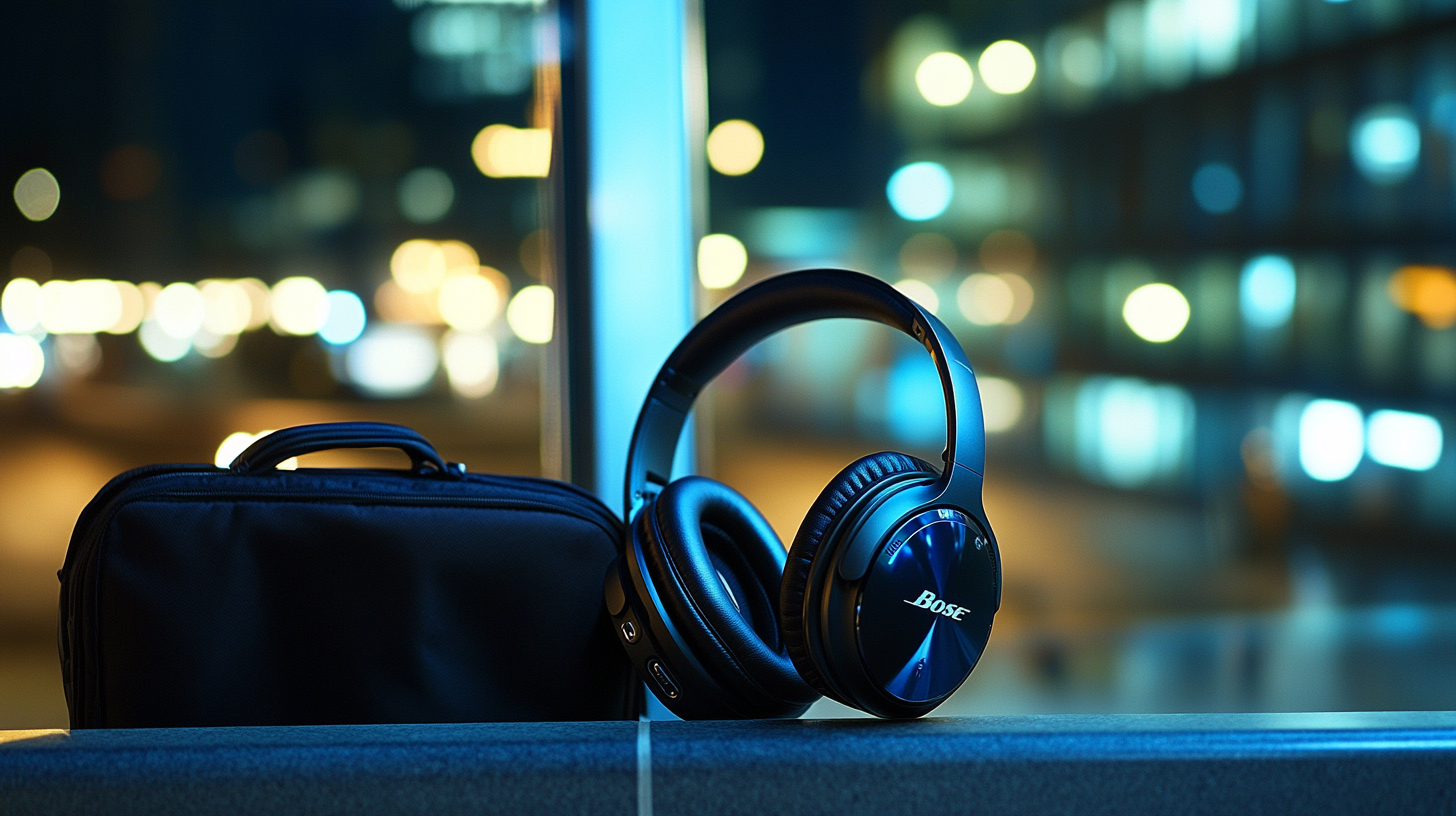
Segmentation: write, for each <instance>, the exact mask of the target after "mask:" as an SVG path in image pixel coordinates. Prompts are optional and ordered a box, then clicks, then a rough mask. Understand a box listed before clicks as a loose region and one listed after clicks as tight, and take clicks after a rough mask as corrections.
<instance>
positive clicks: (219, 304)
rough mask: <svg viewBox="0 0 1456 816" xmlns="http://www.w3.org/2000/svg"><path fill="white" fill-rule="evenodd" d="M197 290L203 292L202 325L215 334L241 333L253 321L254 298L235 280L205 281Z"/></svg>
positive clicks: (219, 335)
mask: <svg viewBox="0 0 1456 816" xmlns="http://www.w3.org/2000/svg"><path fill="white" fill-rule="evenodd" d="M197 291H198V292H200V293H201V294H202V303H203V318H202V327H203V328H204V329H206V330H207V331H209V332H211V333H212V334H213V335H215V336H217V337H223V336H226V335H229V334H241V333H242V332H243V331H244V330H246V329H247V328H248V324H249V323H250V322H252V319H253V301H252V298H250V297H248V292H247V290H245V289H244V288H243V287H241V286H239V285H238V284H236V283H234V282H233V281H221V280H210V281H203V282H202V283H201V285H199V286H198V287H197Z"/></svg>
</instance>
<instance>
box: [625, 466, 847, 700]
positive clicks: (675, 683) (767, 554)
mask: <svg viewBox="0 0 1456 816" xmlns="http://www.w3.org/2000/svg"><path fill="white" fill-rule="evenodd" d="M631 539H632V540H631V545H630V546H629V547H628V549H627V552H626V553H625V554H624V556H625V557H624V558H623V559H620V564H619V565H618V566H616V567H615V569H616V570H617V572H618V574H619V576H620V577H619V578H618V580H619V581H630V582H631V583H632V585H633V588H634V590H635V591H634V592H632V593H628V594H629V595H631V596H632V597H633V599H634V600H638V601H639V603H637V604H632V603H627V604H624V608H623V610H622V614H614V616H613V619H614V624H615V625H617V626H618V627H619V632H618V635H619V639H621V638H622V632H621V629H620V627H621V626H622V624H623V623H624V622H626V621H627V618H628V617H629V614H628V613H629V611H630V612H632V613H635V614H631V615H630V617H631V618H632V622H631V625H632V626H633V627H634V628H635V627H642V631H641V632H640V634H639V635H638V637H637V639H636V641H635V642H628V643H626V644H625V645H627V647H628V652H629V654H630V655H631V657H632V659H633V661H634V662H635V663H640V664H641V666H642V668H643V671H642V673H643V676H644V677H646V678H648V685H649V687H650V688H652V689H653V691H654V693H656V694H657V696H658V699H660V700H661V701H662V702H663V703H664V705H666V706H667V707H668V708H669V709H670V710H672V711H673V713H675V714H677V715H678V716H681V717H684V718H694V719H722V718H761V717H795V716H798V715H799V714H802V713H803V712H804V710H805V709H807V708H808V706H809V704H810V703H812V702H813V701H814V700H815V699H817V697H818V695H817V694H815V693H814V691H813V690H812V689H810V688H809V687H808V686H807V685H806V684H805V683H804V681H803V680H801V679H800V678H799V675H798V673H797V672H796V671H795V670H794V666H793V663H792V662H791V661H790V659H789V656H788V653H787V649H786V648H785V646H784V644H783V639H782V637H781V635H780V632H779V625H778V614H777V599H778V591H779V582H780V580H781V577H782V574H783V564H784V559H785V553H784V548H783V545H782V544H780V543H779V540H778V537H777V536H776V535H775V534H774V532H773V529H772V528H771V527H770V526H769V524H768V522H767V521H766V520H764V518H763V516H762V515H761V514H760V513H759V512H758V510H757V509H755V508H754V507H753V505H752V504H750V503H749V502H748V500H747V499H745V498H743V496H741V495H739V494H738V493H737V492H736V491H734V490H733V489H732V488H729V487H727V486H726V485H723V484H721V483H719V482H715V481H713V480H711V479H705V478H702V477H697V476H693V477H688V478H684V479H679V480H677V481H675V482H673V483H672V484H670V485H669V486H668V487H667V489H665V490H664V491H663V492H662V494H661V495H659V496H658V497H657V499H656V500H655V501H654V502H653V503H652V506H650V507H648V508H646V509H645V510H644V511H643V512H642V513H640V514H639V515H638V518H637V520H636V522H635V523H634V524H633V526H632V532H631ZM611 580H612V578H611V575H610V573H609V578H608V583H609V586H608V597H609V607H610V605H611V600H610V598H611V597H612V588H611V586H610V584H611ZM643 598H651V599H652V602H651V603H645V604H644V603H640V599H643ZM628 606H640V607H642V608H640V609H635V610H628V609H626V608H625V607H628ZM609 611H610V608H609ZM619 618H620V620H619ZM654 666H655V668H654Z"/></svg>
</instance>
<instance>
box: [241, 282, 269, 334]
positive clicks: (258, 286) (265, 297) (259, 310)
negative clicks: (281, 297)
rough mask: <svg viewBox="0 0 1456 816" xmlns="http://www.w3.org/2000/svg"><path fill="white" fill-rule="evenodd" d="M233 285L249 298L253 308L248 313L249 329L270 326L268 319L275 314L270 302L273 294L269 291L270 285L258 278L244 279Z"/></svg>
mask: <svg viewBox="0 0 1456 816" xmlns="http://www.w3.org/2000/svg"><path fill="white" fill-rule="evenodd" d="M233 283H234V284H235V285H236V286H237V287H238V289H239V290H241V291H242V292H243V293H244V294H246V295H247V296H248V303H249V305H250V306H251V308H250V309H249V311H248V325H247V329H248V330H249V331H251V330H253V329H261V328H263V327H264V326H266V325H268V319H269V317H270V316H271V315H272V313H273V312H272V309H271V308H270V305H269V302H268V301H269V300H270V299H272V296H273V293H272V292H271V291H270V290H269V289H268V284H266V283H264V282H262V281H260V280H258V279H257V278H243V279H241V280H236V281H233Z"/></svg>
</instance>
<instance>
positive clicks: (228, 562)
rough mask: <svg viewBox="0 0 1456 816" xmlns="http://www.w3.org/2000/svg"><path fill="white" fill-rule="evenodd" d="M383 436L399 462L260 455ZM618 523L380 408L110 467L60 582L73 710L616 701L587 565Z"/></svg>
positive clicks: (463, 717)
mask: <svg viewBox="0 0 1456 816" xmlns="http://www.w3.org/2000/svg"><path fill="white" fill-rule="evenodd" d="M364 447H389V448H398V449H400V450H403V451H404V452H405V453H407V454H408V455H409V456H410V460H411V463H412V465H413V467H412V468H411V470H408V471H403V470H375V469H299V470H294V471H285V470H278V469H276V468H275V466H276V465H278V464H279V463H280V462H283V461H285V460H287V459H289V458H290V457H294V456H299V455H302V454H305V453H312V452H316V451H322V450H327V449H335V448H364ZM621 533H622V529H621V522H620V521H619V520H618V519H617V518H616V517H615V516H614V515H613V514H612V513H611V511H609V510H608V509H607V507H606V506H605V505H603V504H602V503H601V502H600V501H599V500H598V499H597V498H596V497H594V496H592V495H591V494H589V493H587V492H585V491H583V490H580V489H578V488H576V487H574V486H572V485H568V484H564V483H560V482H555V481H551V480H548V479H536V478H527V477H516V476H494V475H483V474H476V473H466V472H465V469H464V467H463V466H460V465H454V464H446V463H445V462H444V461H443V460H442V459H441V458H440V456H439V454H438V453H436V452H435V450H434V448H433V447H432V446H431V445H430V443H429V442H428V441H426V440H425V439H424V437H422V436H420V435H419V434H418V433H416V432H414V431H412V430H410V429H408V428H404V427H400V426H397V425H386V424H381V423H365V422H351V423H331V424H324V425H303V426H298V427H294V428H287V429H284V430H281V431H277V432H275V433H272V434H270V435H268V436H265V437H263V438H261V439H259V440H258V441H256V442H254V444H253V445H252V447H250V448H249V449H248V450H246V451H244V452H243V453H242V454H240V455H239V456H238V458H237V459H236V460H235V461H234V462H233V464H232V466H231V467H230V468H227V469H223V468H216V467H212V466H209V465H153V466H149V467H144V468H139V469H137V470H133V471H130V472H128V473H125V474H122V475H121V476H118V477H117V478H115V479H113V480H112V481H111V482H110V483H109V484H108V485H107V486H106V487H105V488H103V489H102V490H101V492H100V493H99V494H97V496H96V497H95V498H94V499H92V501H91V503H90V504H89V505H87V507H86V509H85V511H83V512H82V514H81V516H80V519H79V520H78V521H77V523H76V529H75V532H74V533H73V535H72V538H71V543H70V548H69V550H68V551H67V553H66V561H65V565H64V567H62V569H61V571H60V579H61V616H60V651H61V668H62V672H63V677H64V682H65V690H66V700H67V703H68V705H69V707H70V713H71V726H72V728H98V727H107V728H125V727H160V726H170V727H185V726H230V725H304V724H325V723H408V722H485V721H520V720H601V719H622V718H634V717H636V715H637V712H638V708H639V706H640V695H641V691H640V689H641V686H640V684H639V683H637V681H636V679H635V676H634V675H633V673H632V670H631V667H630V666H629V665H628V663H627V660H626V657H625V655H624V654H623V652H622V649H621V648H620V647H619V646H618V645H617V642H616V639H615V637H614V635H613V633H612V632H611V631H610V629H609V628H608V627H609V626H610V622H609V619H608V618H607V616H606V612H605V610H604V608H603V603H602V576H603V575H604V574H605V572H606V569H607V565H608V564H609V563H610V562H611V560H612V558H613V556H614V554H615V552H616V547H617V545H618V540H619V537H620V536H621Z"/></svg>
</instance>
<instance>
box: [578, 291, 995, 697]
mask: <svg viewBox="0 0 1456 816" xmlns="http://www.w3.org/2000/svg"><path fill="white" fill-rule="evenodd" d="M833 317H854V318H861V319H865V320H874V321H877V322H880V323H884V324H885V325H887V326H893V327H895V328H897V329H899V330H901V331H903V332H905V333H906V334H908V335H910V336H911V337H914V338H915V339H916V340H917V341H919V342H920V343H921V344H922V345H923V346H925V350H926V351H928V352H930V356H931V357H932V358H933V359H934V360H935V365H936V369H937V370H938V371H939V372H940V382H941V388H942V390H943V391H944V393H945V406H946V449H945V453H944V460H945V465H946V466H945V469H944V471H941V470H939V469H937V468H936V467H934V466H932V465H931V464H929V463H927V462H924V461H922V460H920V459H917V458H915V457H913V456H907V455H905V454H903V453H892V452H885V453H875V454H871V455H869V456H866V457H864V458H862V459H860V460H858V461H856V462H854V463H852V464H851V465H849V467H847V468H845V469H844V470H842V471H840V473H839V475H838V476H836V477H835V478H834V480H833V481H832V482H830V483H829V486H828V487H826V488H824V491H823V492H822V493H820V494H819V498H818V499H816V500H815V501H814V504H813V506H812V507H811V508H810V509H809V514H808V516H807V517H805V519H804V522H803V524H802V526H800V527H799V532H798V535H796V536H795V537H794V545H793V547H792V548H791V549H790V550H789V552H788V555H787V559H786V557H785V554H784V548H783V545H782V544H781V543H780V542H779V539H778V537H777V536H776V535H775V534H774V531H773V529H772V528H771V527H769V524H768V522H767V521H765V520H764V518H763V515H762V514H760V513H759V512H758V510H757V509H756V508H755V507H754V506H753V505H752V504H750V503H749V502H748V500H747V499H745V498H744V497H743V496H741V495H739V494H738V493H737V492H736V491H734V490H733V489H732V488H730V487H728V486H726V485H724V484H721V483H719V482H715V481H713V480H711V479H705V478H702V477H700V476H689V477H687V478H684V479H678V480H677V481H674V482H672V483H671V484H669V483H668V478H669V474H670V473H671V470H672V460H673V453H674V451H675V449H676V447H677V441H678V437H679V435H680V433H681V432H682V429H683V424H684V422H685V421H686V419H687V415H688V410H689V409H690V408H691V407H692V404H693V400H694V399H696V398H697V395H698V392H699V391H701V390H702V388H703V386H705V385H706V384H707V383H708V382H709V381H710V380H712V379H713V378H714V377H715V376H717V375H718V374H719V373H720V372H722V371H723V369H725V368H727V367H728V365H729V364H730V363H732V362H733V361H734V360H735V359H737V357H738V356H739V355H740V354H742V353H743V352H744V351H746V350H748V348H750V347H751V346H753V345H754V344H756V343H758V342H759V341H760V340H762V339H764V338H765V337H768V336H769V335H771V334H773V333H775V332H777V331H779V330H780V329H785V328H788V327H790V326H794V325H797V324H800V323H806V322H809V321H811V320H821V319H825V318H833ZM985 459H986V439H985V428H984V426H983V424H982V419H981V401H980V395H979V392H978V391H977V388H976V378H975V375H974V374H973V373H972V372H971V367H970V364H969V363H967V361H966V357H965V353H964V352H963V351H962V350H961V347H960V344H959V343H957V342H956V340H955V338H954V336H952V335H951V333H950V331H949V330H948V329H947V328H946V327H945V325H944V324H943V323H941V322H940V321H939V320H937V319H936V318H935V316H934V315H932V314H930V313H929V312H927V311H925V310H924V309H922V308H920V306H918V305H916V304H915V302H914V301H912V300H910V299H909V298H908V297H906V296H905V295H902V294H901V293H900V292H898V291H896V290H895V289H894V287H891V286H889V285H888V284H886V283H884V282H883V281H880V280H878V279H876V278H872V277H870V276H868V275H863V274H860V273H858V272H849V271H845V270H840V269H813V270H806V271H802V272H791V273H787V274H784V275H779V276H777V277H773V278H769V279H768V280H766V281H763V282H761V283H759V284H756V285H754V286H752V287H749V288H748V289H746V290H744V291H743V292H741V293H739V294H738V295H736V296H734V297H733V298H732V299H730V300H729V301H727V302H726V303H724V304H723V305H722V306H720V307H718V308H717V309H716V310H714V311H713V312H712V313H711V314H709V315H708V316H707V317H706V318H704V319H703V320H702V322H700V323H698V325H697V326H696V327H694V328H693V330H692V331H690V332H688V335H687V337H685V338H683V341H682V342H681V343H679V344H678V347H677V348H676V349H674V350H673V352H672V354H671V355H669V356H668V358H667V362H666V363H664V364H663V366H662V370H661V371H659V372H658V374H657V379H656V380H655V381H654V382H653V384H652V390H651V391H650V392H649V393H648V395H647V401H646V402H645V403H644V404H643V406H642V413H641V414H640V415H639V416H638V418H637V427H636V430H635V431H634V432H633V434H632V448H631V450H630V452H629V453H628V455H627V496H626V500H627V502H626V507H627V508H628V509H627V518H628V523H629V529H630V532H629V533H628V534H627V539H626V541H625V542H624V543H623V548H622V551H621V553H620V554H619V555H618V557H617V558H616V559H615V560H614V561H613V562H612V565H611V567H610V568H609V569H608V570H607V578H606V587H605V592H606V605H607V611H608V612H609V613H610V614H611V617H612V623H613V626H614V627H615V628H616V630H617V637H618V638H619V639H620V640H621V641H622V645H623V646H624V647H625V648H626V650H627V654H628V656H629V657H630V659H631V661H632V664H633V665H634V666H635V667H636V669H637V671H638V673H639V674H641V676H642V678H643V680H644V681H645V682H646V683H647V684H648V687H649V688H650V689H652V691H653V692H654V693H655V694H656V695H657V697H658V699H660V700H661V701H662V702H663V704H665V705H666V706H667V707H668V708H669V709H670V710H671V711H672V712H673V713H674V714H676V715H678V716H679V717H682V718H684V719H726V718H740V717H741V718H760V717H797V716H799V715H800V714H802V713H804V711H805V710H806V709H808V707H809V705H810V704H811V703H813V702H814V700H816V699H817V698H818V697H819V695H820V694H822V695H824V696H826V697H830V698H832V699H835V700H838V701H839V702H841V703H843V704H845V705H848V706H853V707H854V708H858V709H861V710H863V711H867V712H869V713H871V714H874V715H876V716H880V717H918V716H920V715H922V714H925V713H926V712H928V711H930V710H931V709H933V708H935V707H936V706H937V705H939V704H940V703H941V702H942V701H944V700H945V698H947V697H949V696H950V694H951V692H953V691H955V690H956V689H957V688H958V687H959V686H960V685H961V683H962V682H964V681H965V679H966V677H968V676H969V675H970V673H971V669H972V668H973V667H974V666H975V664H976V661H977V660H978V659H979V658H980V656H981V652H982V651H983V650H984V649H985V646H986V641H987V640H988V639H989V638H990V635H991V621H992V618H993V617H994V616H995V614H996V610H997V609H998V608H999V607H1000V604H1001V559H1000V555H999V553H998V551H997V548H996V539H995V536H994V535H993V534H992V532H991V526H990V524H989V523H987V521H986V513H985V509H984V508H983V507H982V505H981V482H982V473H983V471H984V469H985ZM786 561H787V567H786V566H785V563H786Z"/></svg>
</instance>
